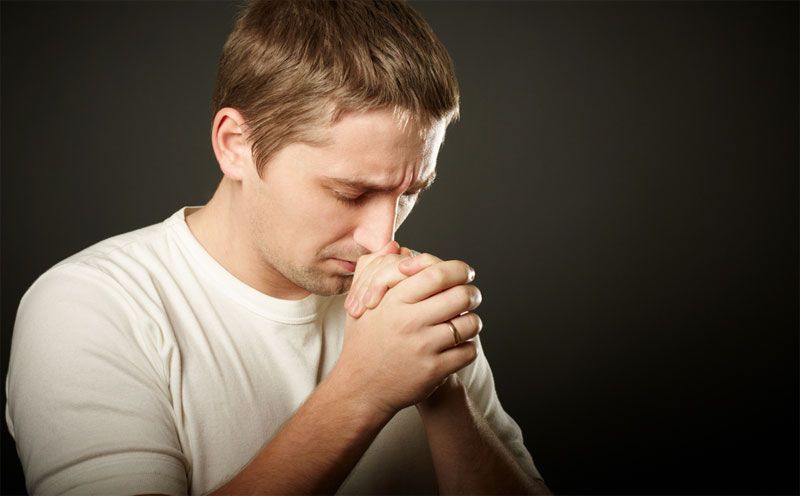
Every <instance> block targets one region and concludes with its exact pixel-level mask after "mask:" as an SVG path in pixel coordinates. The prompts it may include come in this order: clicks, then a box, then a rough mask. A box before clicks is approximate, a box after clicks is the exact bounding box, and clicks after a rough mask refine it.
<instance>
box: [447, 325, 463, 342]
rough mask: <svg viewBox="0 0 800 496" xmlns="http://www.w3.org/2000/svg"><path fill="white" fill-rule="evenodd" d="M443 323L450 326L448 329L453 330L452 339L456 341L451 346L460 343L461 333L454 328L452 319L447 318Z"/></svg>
mask: <svg viewBox="0 0 800 496" xmlns="http://www.w3.org/2000/svg"><path fill="white" fill-rule="evenodd" d="M445 324H447V325H449V326H450V330H451V331H453V340H454V341H455V342H456V344H454V345H453V346H458V345H459V344H460V343H461V334H459V333H458V329H456V325H455V324H453V321H452V320H448V321H447V322H445Z"/></svg>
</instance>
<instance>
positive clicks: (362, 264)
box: [345, 240, 400, 308]
mask: <svg viewBox="0 0 800 496" xmlns="http://www.w3.org/2000/svg"><path fill="white" fill-rule="evenodd" d="M399 252H400V244H399V243H398V242H397V241H395V240H391V241H389V242H388V243H386V244H385V245H384V246H382V247H381V249H380V250H378V251H376V252H374V253H370V254H367V255H361V256H360V257H358V260H357V261H356V271H355V273H354V274H353V281H352V282H351V283H350V291H349V293H348V295H347V299H346V300H345V308H348V307H349V306H350V305H351V304H352V301H353V289H354V288H356V287H357V286H358V282H359V280H360V278H361V275H362V273H363V272H364V269H365V268H366V267H367V266H368V265H369V264H370V262H372V261H373V260H374V259H375V258H377V257H379V256H381V255H386V254H389V253H399Z"/></svg>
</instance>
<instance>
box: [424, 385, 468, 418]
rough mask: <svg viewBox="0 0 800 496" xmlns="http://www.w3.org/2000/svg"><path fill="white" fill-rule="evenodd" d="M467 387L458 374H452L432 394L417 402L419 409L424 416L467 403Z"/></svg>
mask: <svg viewBox="0 0 800 496" xmlns="http://www.w3.org/2000/svg"><path fill="white" fill-rule="evenodd" d="M466 402H467V388H466V386H464V383H462V382H461V379H460V378H459V376H458V375H457V374H450V375H449V376H448V377H447V379H445V380H444V382H443V383H442V384H441V385H440V386H439V387H438V388H436V390H435V391H434V392H433V393H431V395H430V396H428V397H427V398H425V399H424V400H422V401H420V402H419V403H417V405H416V406H417V410H418V411H419V413H420V415H421V416H423V417H427V416H433V415H435V414H437V413H438V412H442V411H449V410H450V409H451V408H453V407H456V406H458V405H462V404H466Z"/></svg>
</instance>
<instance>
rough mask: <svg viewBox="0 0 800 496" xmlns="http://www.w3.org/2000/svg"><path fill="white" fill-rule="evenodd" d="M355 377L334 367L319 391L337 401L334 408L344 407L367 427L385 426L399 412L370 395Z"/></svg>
mask: <svg viewBox="0 0 800 496" xmlns="http://www.w3.org/2000/svg"><path fill="white" fill-rule="evenodd" d="M353 378H354V374H350V373H347V371H345V370H343V369H342V368H341V367H338V366H337V367H334V368H333V370H332V371H331V373H330V374H329V375H328V377H327V378H325V380H323V381H322V382H321V383H320V384H319V386H318V387H317V392H318V393H319V394H322V395H324V396H325V397H327V398H329V399H330V401H331V402H332V403H335V405H336V406H335V407H334V408H344V409H345V411H346V412H347V413H348V415H352V416H354V417H356V418H358V419H360V421H361V423H363V425H364V426H365V427H367V428H378V429H380V428H383V426H384V425H386V424H387V423H388V422H389V420H391V419H392V417H394V414H395V413H397V412H396V411H392V410H391V409H389V408H387V407H386V406H384V405H381V403H380V402H379V401H376V400H375V398H372V397H370V395H369V394H367V393H366V391H365V389H364V388H362V387H360V386H359V385H358V383H357V382H356V381H355V380H353Z"/></svg>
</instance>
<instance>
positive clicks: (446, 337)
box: [430, 312, 483, 352]
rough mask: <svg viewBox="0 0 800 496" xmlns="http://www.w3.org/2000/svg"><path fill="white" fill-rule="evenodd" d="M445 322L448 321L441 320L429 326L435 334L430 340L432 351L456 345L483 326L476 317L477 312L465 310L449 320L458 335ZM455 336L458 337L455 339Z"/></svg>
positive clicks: (471, 336)
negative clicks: (439, 322) (465, 311)
mask: <svg viewBox="0 0 800 496" xmlns="http://www.w3.org/2000/svg"><path fill="white" fill-rule="evenodd" d="M447 322H448V321H445V322H442V323H441V324H437V325H435V326H433V327H431V328H430V331H431V334H433V335H435V339H432V341H431V348H432V349H433V350H434V351H437V352H441V351H445V350H447V349H450V348H452V347H453V346H458V345H459V344H461V343H463V342H464V341H468V340H470V339H472V338H474V337H475V336H477V335H478V333H479V332H481V329H482V328H483V322H481V318H480V317H478V314H476V313H473V312H467V313H465V314H463V315H459V316H458V317H455V318H453V319H450V320H449V322H450V323H451V324H452V325H453V327H455V328H456V333H458V336H456V333H454V332H453V329H452V328H450V326H449V325H448V324H447ZM456 338H458V341H456Z"/></svg>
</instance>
